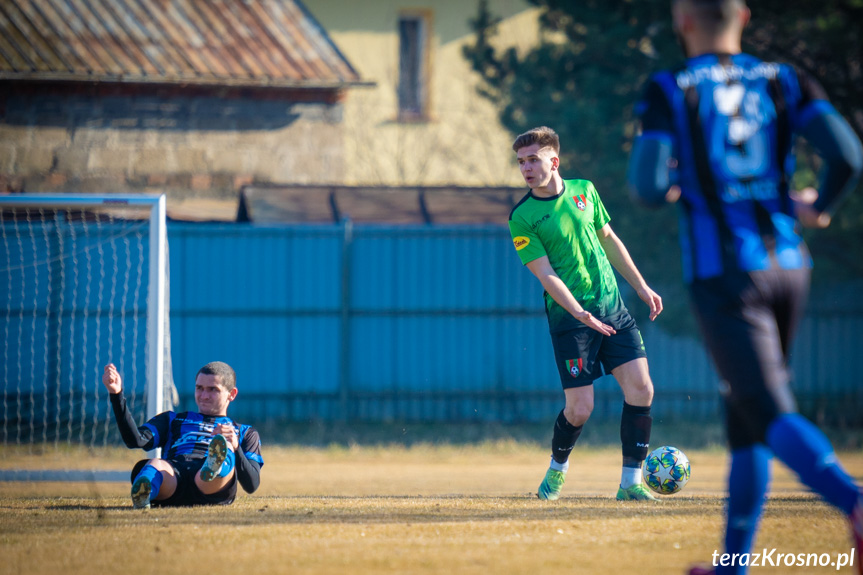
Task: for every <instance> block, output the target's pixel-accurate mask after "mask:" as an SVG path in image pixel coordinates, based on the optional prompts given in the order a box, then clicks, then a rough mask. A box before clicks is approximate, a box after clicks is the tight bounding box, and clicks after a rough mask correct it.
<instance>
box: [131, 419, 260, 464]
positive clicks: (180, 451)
mask: <svg viewBox="0 0 863 575" xmlns="http://www.w3.org/2000/svg"><path fill="white" fill-rule="evenodd" d="M219 424H224V425H231V426H232V427H233V428H234V431H235V432H236V433H237V438H238V441H239V446H240V449H241V450H242V452H243V454H244V455H245V456H246V459H248V460H249V461H254V462H256V463H257V464H258V465H261V466H263V465H264V459H263V457H262V456H261V439H260V436H259V435H258V432H257V430H256V429H255V428H254V427H252V426H250V425H242V424H239V423H237V422H235V421H234V420H233V419H231V418H230V417H226V416H221V417H215V416H212V415H203V414H201V413H198V412H195V411H184V412H181V413H174V412H173V411H166V412H164V413H160V414H159V415H157V416H155V417H153V418H152V419H150V420H149V421H147V423H145V424H144V425H142V426H141V427H139V428H138V432H139V433H140V434H141V436H142V437H144V438H145V439H148V442H147V445H145V446H144V449H146V450H150V449H155V448H157V447H160V448H162V458H163V459H186V460H191V459H204V458H206V457H207V448H208V447H209V445H210V440H211V439H212V438H213V432H214V430H215V428H216V426H217V425H219ZM148 436H149V437H148Z"/></svg>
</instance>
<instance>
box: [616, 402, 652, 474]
mask: <svg viewBox="0 0 863 575" xmlns="http://www.w3.org/2000/svg"><path fill="white" fill-rule="evenodd" d="M652 424H653V418H652V417H650V406H649V405H648V406H647V407H638V406H636V405H629V404H628V403H626V402H625V401H624V402H623V413H622V414H621V416H620V442H621V443H622V444H623V448H622V451H623V466H624V467H641V464H642V463H643V462H644V458H645V457H647V448H648V446H649V445H650V427H651V426H652Z"/></svg>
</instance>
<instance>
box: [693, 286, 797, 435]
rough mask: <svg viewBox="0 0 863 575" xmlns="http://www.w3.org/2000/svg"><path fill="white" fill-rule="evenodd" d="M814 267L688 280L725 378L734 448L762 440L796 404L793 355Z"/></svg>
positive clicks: (709, 344)
mask: <svg viewBox="0 0 863 575" xmlns="http://www.w3.org/2000/svg"><path fill="white" fill-rule="evenodd" d="M809 277H810V271H809V270H808V269H795V270H781V269H779V270H765V271H755V272H748V273H746V272H737V273H728V274H724V275H723V276H720V277H716V278H711V279H707V280H699V281H696V282H693V283H692V285H690V295H691V296H692V303H693V307H694V308H695V315H696V317H697V318H698V322H699V324H700V327H701V333H702V335H703V336H704V341H705V343H706V344H707V348H708V350H709V351H710V355H711V357H712V358H713V362H714V363H715V364H716V369H717V371H718V372H719V376H720V377H721V378H722V380H723V383H724V391H723V395H724V399H725V406H726V420H727V421H726V426H727V429H728V440H729V443H730V444H731V447H732V448H733V449H736V448H740V447H746V446H749V445H752V444H754V443H761V442H763V441H764V438H765V434H766V430H767V427H768V426H769V425H770V423H771V422H772V421H773V420H774V419H775V418H776V417H777V416H778V415H780V414H782V413H790V412H793V411H796V406H795V402H794V397H793V395H792V393H791V389H790V385H789V383H790V380H791V376H790V373H789V369H788V354H789V351H790V347H791V342H792V339H793V336H794V333H795V331H796V329H797V325H798V324H799V323H800V319H801V317H802V315H803V310H804V305H805V303H806V299H807V297H808V293H809Z"/></svg>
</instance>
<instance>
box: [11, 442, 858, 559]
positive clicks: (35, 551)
mask: <svg viewBox="0 0 863 575" xmlns="http://www.w3.org/2000/svg"><path fill="white" fill-rule="evenodd" d="M577 453H578V455H577V458H576V459H574V461H573V470H572V471H571V472H570V474H569V479H568V483H567V486H566V487H565V492H564V493H565V497H564V498H563V499H561V500H560V501H558V502H554V503H547V502H540V501H538V500H537V499H536V498H535V496H534V495H533V492H534V490H535V488H536V485H537V484H538V482H539V480H540V479H541V476H542V474H543V472H544V469H545V466H546V465H547V455H546V450H544V449H539V448H536V447H534V446H527V445H523V444H518V443H507V442H503V443H501V442H498V443H488V444H483V445H475V446H471V447H461V448H460V447H432V446H415V447H412V448H409V449H408V448H402V447H388V448H383V447H381V448H347V449H343V448H331V449H304V448H269V449H267V450H266V451H265V453H264V456H265V458H266V465H265V467H264V470H263V482H262V486H261V489H260V490H259V491H258V492H257V493H255V494H254V495H246V494H241V495H240V497H239V499H238V501H237V502H236V503H235V504H234V505H233V506H231V507H228V508H193V509H154V510H151V511H149V512H138V511H134V510H132V509H131V508H130V503H129V500H128V485H127V484H120V483H94V484H87V483H65V484H64V483H0V557H2V561H0V573H3V574H6V573H9V574H18V573H20V574H29V573H38V574H42V573H53V572H62V573H64V575H76V574H79V573H80V574H84V573H86V574H88V575H89V574H90V573H120V572H122V573H128V574H136V573H190V572H197V573H207V572H213V573H218V572H242V571H245V572H246V573H248V574H249V575H259V574H269V573H298V574H330V573H332V574H339V575H345V574H351V575H354V574H359V575H366V574H384V573H385V574H390V573H392V574H396V573H398V574H402V573H418V574H431V573H446V574H448V575H461V574H486V573H495V574H517V573H531V574H534V573H537V572H539V571H542V572H560V573H615V574H616V573H644V574H653V573H656V574H662V575H666V574H668V573H682V572H683V570H684V567H685V566H686V565H688V564H690V563H692V562H694V561H697V560H705V559H708V558H709V556H710V554H711V553H712V552H713V550H714V549H716V548H717V546H718V545H719V537H720V529H721V523H722V520H721V512H722V490H723V481H724V480H723V477H724V474H725V454H724V453H723V452H721V451H699V452H691V453H689V454H688V455H689V456H690V459H691V460H692V466H693V479H692V481H691V482H690V484H689V485H688V486H687V488H686V490H685V491H684V492H683V493H682V494H680V495H676V496H673V497H670V498H666V499H665V500H664V501H663V502H662V503H661V504H659V505H641V504H632V503H619V502H616V501H614V500H613V498H612V496H613V494H614V491H615V489H614V486H615V485H616V483H617V480H618V475H619V463H618V462H619V457H620V455H619V452H618V451H616V450H612V449H601V450H600V449H591V450H584V449H582V450H581V451H577ZM2 455H3V457H2V467H3V468H31V469H33V468H42V469H44V468H64V467H67V468H82V467H93V468H100V469H128V468H130V467H131V465H132V464H133V463H134V461H136V460H137V459H138V456H139V454H138V453H134V452H128V451H124V450H100V451H98V452H92V453H91V452H88V451H81V450H63V451H60V452H53V451H52V452H50V453H48V454H46V455H42V456H36V455H28V454H26V453H23V452H18V451H16V450H14V449H8V448H7V449H5V450H4V451H3V452H2ZM842 460H843V463H844V464H845V465H846V467H847V468H848V470H849V471H850V472H851V473H853V474H854V475H855V476H857V477H858V478H859V477H861V476H863V454H861V453H859V452H858V453H845V454H842ZM775 470H776V473H775V479H774V489H773V496H772V498H771V500H770V502H769V505H768V507H767V512H766V514H765V518H764V521H763V526H762V530H761V534H760V536H759V540H758V542H757V546H758V547H759V548H760V547H768V548H772V547H775V548H777V550H778V552H791V553H819V554H820V553H831V554H833V555H836V554H837V553H847V552H848V551H849V550H850V542H849V540H848V534H847V530H846V525H845V521H844V519H843V518H842V517H841V516H840V515H839V514H838V513H836V512H834V511H833V510H832V509H830V508H828V507H827V506H826V505H824V504H822V503H820V502H818V501H816V500H815V499H813V498H812V497H811V496H809V495H807V494H806V493H805V492H804V491H803V490H802V489H801V487H800V486H799V484H797V483H796V481H795V480H794V479H793V478H792V477H790V476H789V474H788V473H787V472H786V471H785V470H784V469H782V468H781V467H779V466H777V467H776V468H775ZM858 560H859V559H858ZM763 570H765V571H769V572H770V573H777V574H778V573H795V574H803V573H816V572H825V573H826V572H833V570H832V569H831V568H829V567H822V568H816V569H815V570H814V571H813V570H812V568H810V569H807V568H805V567H792V568H785V567H776V568H772V567H771V568H764V569H763ZM843 572H846V573H848V572H850V570H848V569H847V568H846V569H845V570H843Z"/></svg>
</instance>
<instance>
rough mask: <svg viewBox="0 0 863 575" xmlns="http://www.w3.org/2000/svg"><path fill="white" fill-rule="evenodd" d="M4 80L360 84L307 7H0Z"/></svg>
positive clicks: (231, 1) (201, 2)
mask: <svg viewBox="0 0 863 575" xmlns="http://www.w3.org/2000/svg"><path fill="white" fill-rule="evenodd" d="M0 79H33V80H61V81H66V80H69V81H86V82H93V81H99V82H130V83H139V82H156V83H172V84H173V83H177V84H202V85H209V84H215V85H228V86H255V87H257V86H273V87H297V88H305V87H309V88H329V87H340V86H344V85H345V84H352V83H358V82H360V78H359V75H358V74H357V72H356V71H355V70H354V69H353V67H352V66H351V64H350V63H349V62H348V61H347V60H346V59H345V57H344V56H343V55H342V54H341V53H340V52H339V50H338V48H337V47H336V46H335V44H333V42H332V41H331V40H330V38H329V36H328V35H327V33H326V30H324V29H323V28H322V27H321V25H320V24H318V22H317V21H316V20H315V19H314V18H313V17H312V16H311V14H309V12H308V11H307V10H306V8H305V7H304V6H303V5H302V3H301V2H300V1H299V0H0Z"/></svg>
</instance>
